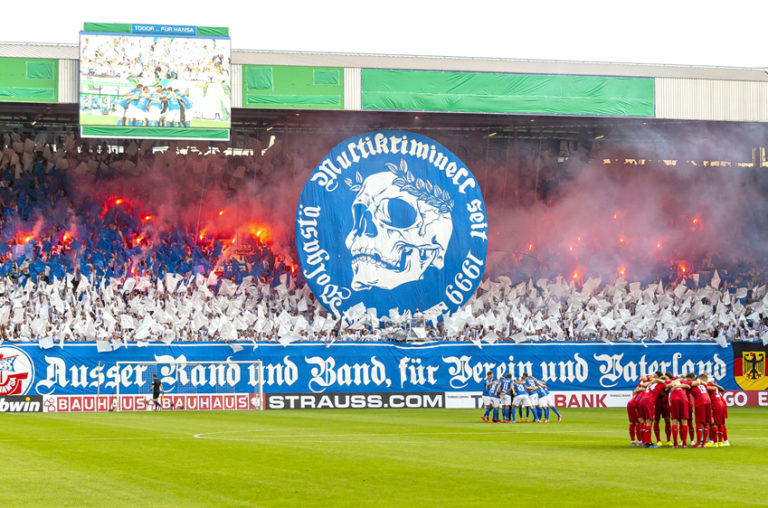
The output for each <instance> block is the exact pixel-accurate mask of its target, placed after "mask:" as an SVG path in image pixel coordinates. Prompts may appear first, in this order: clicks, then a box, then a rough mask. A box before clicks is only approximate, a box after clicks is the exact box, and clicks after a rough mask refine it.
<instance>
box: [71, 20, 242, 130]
mask: <svg viewBox="0 0 768 508" xmlns="http://www.w3.org/2000/svg"><path fill="white" fill-rule="evenodd" d="M230 53H231V41H230V39H229V38H228V37H198V36H147V35H141V34H132V33H130V34H129V33H126V34H102V33H89V32H81V34H80V104H79V108H80V125H81V133H82V135H83V136H91V137H132V138H161V139H225V140H226V139H228V138H229V128H230V114H231V99H232V90H231V84H230V83H231V80H230V64H231V61H230Z"/></svg>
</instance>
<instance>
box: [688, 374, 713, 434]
mask: <svg viewBox="0 0 768 508" xmlns="http://www.w3.org/2000/svg"><path fill="white" fill-rule="evenodd" d="M691 393H693V400H694V405H695V407H694V414H695V415H696V444H695V445H693V446H694V447H695V448H703V447H704V446H705V445H707V441H708V437H709V423H710V422H711V421H712V401H711V400H710V398H709V391H708V390H707V375H706V374H701V375H700V376H699V377H698V378H696V380H695V381H693V382H691Z"/></svg>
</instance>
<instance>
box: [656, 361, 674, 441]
mask: <svg viewBox="0 0 768 508" xmlns="http://www.w3.org/2000/svg"><path fill="white" fill-rule="evenodd" d="M664 376H665V377H666V378H667V381H666V384H669V383H670V382H671V381H672V378H673V377H674V376H673V375H672V373H671V372H665V373H664ZM662 418H664V434H665V435H666V437H667V441H666V443H667V446H672V442H671V439H670V434H671V433H672V428H671V425H670V422H669V392H668V391H667V390H662V391H661V393H660V394H659V398H658V399H656V408H655V412H654V415H653V433H654V435H655V436H656V444H657V445H658V446H661V436H660V434H661V425H660V422H661V419H662Z"/></svg>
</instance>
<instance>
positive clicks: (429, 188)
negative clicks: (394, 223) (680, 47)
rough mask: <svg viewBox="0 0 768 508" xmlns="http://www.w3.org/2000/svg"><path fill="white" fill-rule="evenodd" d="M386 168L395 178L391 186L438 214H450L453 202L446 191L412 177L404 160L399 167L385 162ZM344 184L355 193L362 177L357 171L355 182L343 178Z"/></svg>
mask: <svg viewBox="0 0 768 508" xmlns="http://www.w3.org/2000/svg"><path fill="white" fill-rule="evenodd" d="M386 166H387V169H389V171H390V172H391V173H392V174H393V175H395V176H396V177H397V178H395V179H394V180H393V181H392V184H393V185H396V186H397V187H398V188H399V189H401V190H402V191H404V192H407V193H408V194H411V195H412V196H414V197H416V198H417V199H421V200H423V201H425V202H426V203H428V204H430V205H432V206H434V207H435V208H437V209H438V210H439V211H440V213H450V212H451V211H452V210H453V205H454V202H453V200H452V199H451V195H450V194H449V193H448V191H446V190H443V189H441V188H440V187H439V186H438V185H434V184H433V183H432V182H430V181H429V180H422V179H421V178H416V177H415V176H413V173H411V171H410V170H409V169H408V165H407V164H406V163H405V161H404V160H402V159H401V160H400V166H397V164H392V163H391V162H387V163H386ZM344 183H346V184H347V187H349V190H351V191H354V192H357V191H359V190H360V188H361V187H362V184H363V176H362V175H361V174H360V172H359V171H356V172H355V181H354V182H353V181H352V180H351V179H349V178H345V179H344Z"/></svg>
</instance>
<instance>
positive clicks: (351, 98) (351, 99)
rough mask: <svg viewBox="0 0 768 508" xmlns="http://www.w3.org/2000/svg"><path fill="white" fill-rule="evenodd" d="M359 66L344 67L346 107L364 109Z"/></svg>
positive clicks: (355, 109)
mask: <svg viewBox="0 0 768 508" xmlns="http://www.w3.org/2000/svg"><path fill="white" fill-rule="evenodd" d="M360 76H361V72H360V69H359V68H345V69H344V109H348V110H351V111H360V109H362V80H361V78H360Z"/></svg>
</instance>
